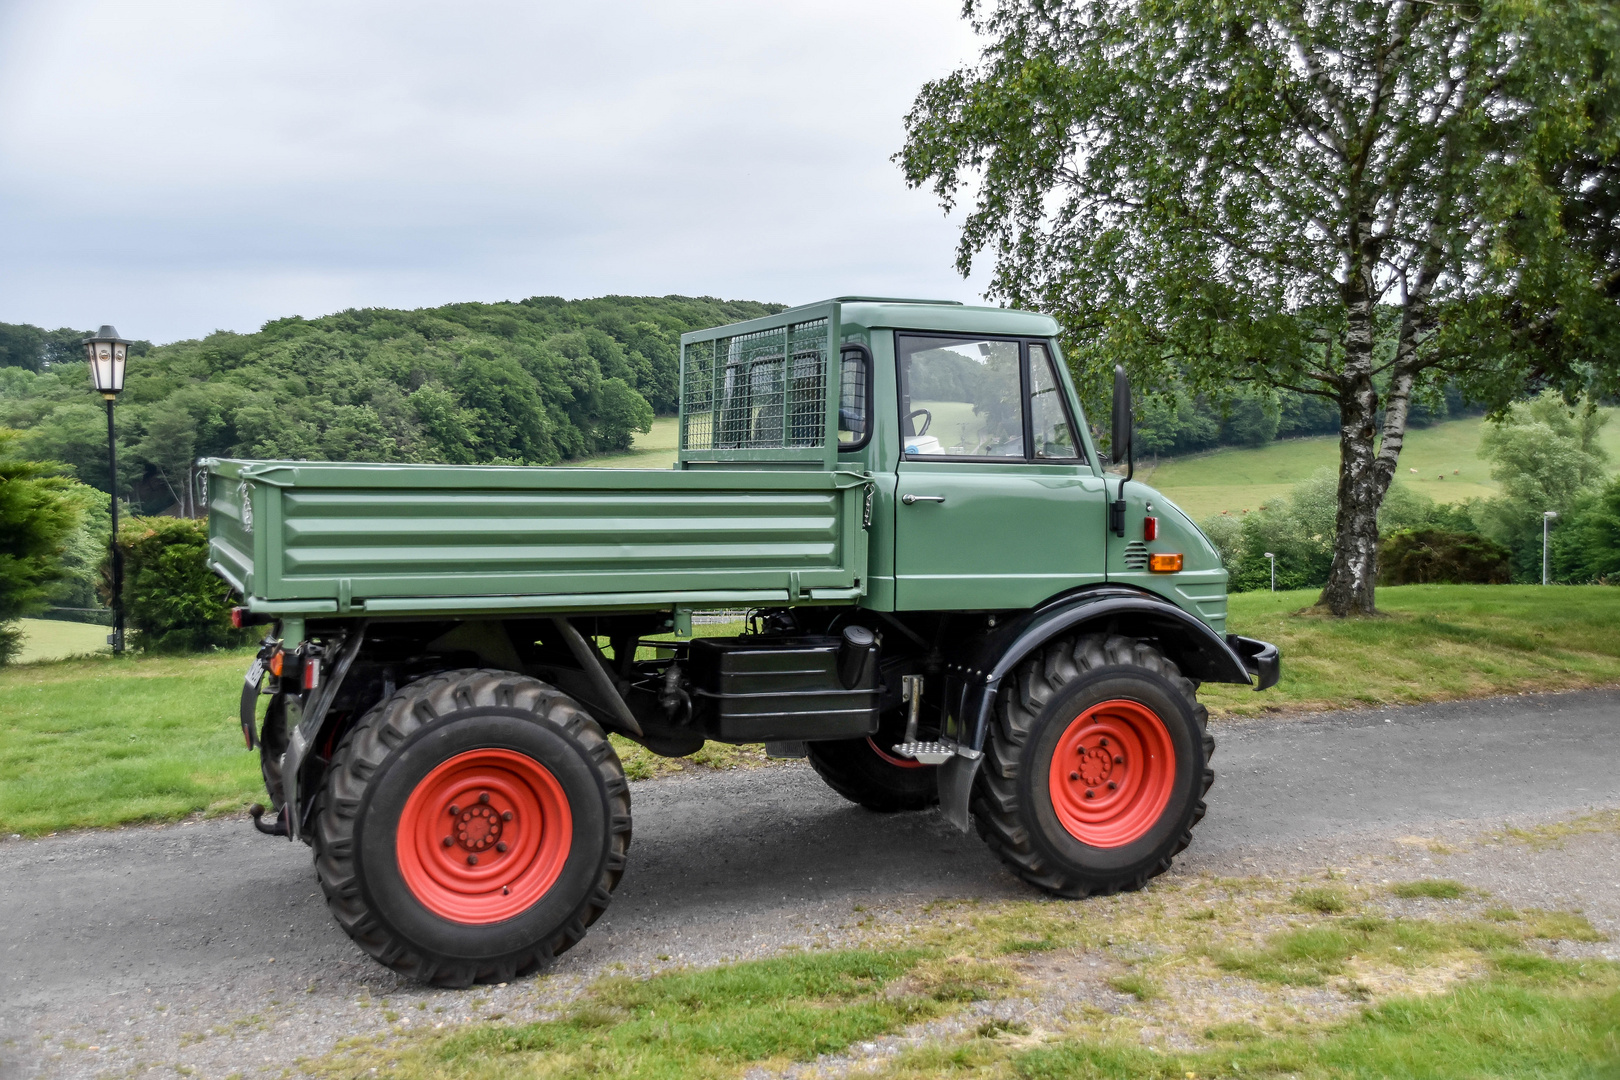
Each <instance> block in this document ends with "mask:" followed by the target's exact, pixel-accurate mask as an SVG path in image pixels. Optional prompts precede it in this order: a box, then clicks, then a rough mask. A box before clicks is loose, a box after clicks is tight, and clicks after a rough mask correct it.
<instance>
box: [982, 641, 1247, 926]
mask: <svg viewBox="0 0 1620 1080" xmlns="http://www.w3.org/2000/svg"><path fill="white" fill-rule="evenodd" d="M1206 719H1207V713H1206V711H1205V709H1204V707H1203V706H1202V705H1200V704H1198V701H1197V699H1196V698H1195V697H1194V694H1193V686H1192V683H1190V682H1189V681H1188V680H1187V679H1185V678H1183V677H1182V675H1181V672H1180V671H1179V670H1178V669H1177V668H1176V665H1175V664H1173V663H1172V662H1171V661H1169V660H1168V659H1166V658H1165V657H1164V656H1163V655H1162V654H1161V653H1159V651H1158V650H1156V649H1154V648H1152V647H1151V646H1149V645H1145V644H1143V643H1141V642H1138V641H1135V640H1133V639H1130V638H1125V637H1118V636H1108V637H1105V636H1103V635H1100V634H1093V635H1087V636H1084V637H1080V638H1069V639H1064V640H1061V641H1057V642H1054V643H1052V644H1050V645H1048V646H1047V647H1046V648H1045V649H1044V650H1043V651H1042V653H1040V654H1039V655H1037V656H1035V657H1033V658H1031V659H1030V660H1028V661H1026V662H1025V663H1024V665H1023V666H1022V667H1020V668H1019V670H1018V673H1017V681H1016V683H1015V685H1013V686H1011V687H1009V688H1007V689H1006V690H1005V691H1004V692H1003V694H1002V697H1001V701H1000V703H999V704H998V708H997V715H996V721H995V724H994V725H993V727H992V729H991V732H990V738H989V741H988V745H987V747H986V752H985V762H984V765H983V767H982V768H981V769H980V772H979V778H978V783H977V785H976V788H975V794H974V800H973V815H974V820H975V822H976V823H977V825H978V829H979V833H980V835H981V836H983V837H984V839H985V840H986V842H987V843H989V845H990V847H991V848H992V849H993V850H995V852H996V853H997V854H998V855H999V856H1000V857H1001V858H1002V860H1003V861H1005V862H1006V863H1007V864H1008V865H1009V866H1011V867H1012V868H1013V870H1015V871H1016V872H1017V873H1018V875H1019V876H1020V877H1022V878H1023V879H1024V880H1026V881H1028V882H1030V883H1031V884H1034V885H1036V886H1039V887H1040V888H1042V889H1045V890H1047V891H1048V892H1052V893H1056V894H1057V895H1059V896H1070V897H1078V896H1086V895H1090V894H1096V893H1111V892H1116V891H1119V890H1122V889H1138V888H1141V887H1142V886H1143V885H1144V884H1146V883H1147V881H1148V879H1149V878H1152V877H1155V876H1157V875H1158V874H1161V873H1163V872H1164V871H1166V870H1168V869H1169V868H1170V860H1171V859H1172V857H1174V856H1175V855H1176V854H1177V853H1178V852H1180V851H1181V850H1182V849H1183V848H1185V847H1186V846H1187V844H1188V843H1189V842H1191V840H1192V828H1193V826H1194V825H1196V824H1197V823H1198V821H1199V819H1201V818H1202V817H1203V816H1204V802H1203V796H1204V793H1205V792H1206V791H1208V790H1209V786H1210V784H1211V782H1212V781H1213V780H1214V776H1215V774H1214V773H1213V772H1212V771H1211V770H1210V769H1209V768H1208V760H1209V757H1210V755H1211V754H1212V753H1213V752H1214V748H1215V747H1214V739H1213V738H1211V737H1210V736H1209V734H1208V732H1207V731H1206Z"/></svg>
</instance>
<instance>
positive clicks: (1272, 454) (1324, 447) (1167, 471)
mask: <svg viewBox="0 0 1620 1080" xmlns="http://www.w3.org/2000/svg"><path fill="white" fill-rule="evenodd" d="M1604 411H1605V412H1607V413H1608V414H1609V415H1610V417H1611V419H1610V421H1609V426H1608V427H1606V428H1605V429H1604V430H1603V435H1602V442H1603V445H1604V447H1605V449H1607V450H1608V452H1609V460H1610V464H1611V467H1613V466H1616V465H1620V421H1617V420H1616V419H1614V417H1615V414H1616V413H1620V409H1606V410H1604ZM1484 425H1485V420H1484V419H1483V418H1481V417H1477V416H1476V417H1470V418H1468V419H1465V420H1448V421H1446V422H1445V423H1443V424H1435V425H1434V426H1433V427H1427V428H1413V429H1412V430H1411V431H1409V432H1407V435H1406V445H1405V446H1404V447H1403V448H1402V450H1401V464H1400V472H1399V477H1400V481H1401V483H1403V484H1405V485H1407V486H1408V487H1409V488H1411V489H1412V490H1414V491H1419V492H1422V493H1423V494H1425V495H1427V496H1428V497H1429V498H1431V499H1433V500H1434V501H1435V502H1440V503H1455V502H1463V501H1464V500H1467V499H1477V498H1489V497H1490V496H1492V495H1495V494H1496V482H1495V481H1494V480H1492V479H1491V466H1490V463H1489V462H1488V461H1485V460H1483V459H1481V458H1480V456H1479V436H1480V432H1481V431H1482V430H1483V428H1484ZM1338 465H1339V440H1338V438H1337V437H1335V436H1322V437H1319V438H1311V439H1286V440H1284V441H1282V442H1274V443H1271V444H1270V445H1268V446H1262V447H1260V448H1258V449H1254V450H1238V449H1228V450H1215V451H1211V452H1210V453H1207V454H1195V455H1192V456H1190V457H1180V458H1165V459H1163V460H1162V461H1160V462H1159V463H1158V465H1157V467H1155V466H1154V465H1153V464H1152V463H1151V462H1147V463H1144V462H1138V463H1137V470H1136V475H1137V476H1138V477H1139V478H1140V479H1141V480H1142V481H1143V482H1144V483H1146V484H1150V485H1152V486H1153V487H1156V488H1158V489H1159V490H1160V491H1162V492H1164V493H1165V494H1166V495H1168V496H1170V498H1172V499H1174V500H1175V502H1176V505H1178V506H1180V507H1181V508H1182V509H1183V510H1185V511H1186V512H1187V513H1188V514H1190V515H1191V516H1192V517H1193V518H1194V519H1195V520H1198V521H1202V520H1203V519H1205V518H1207V517H1209V516H1211V515H1213V514H1218V513H1220V512H1221V511H1223V510H1229V511H1231V512H1232V513H1234V514H1236V513H1241V512H1242V511H1244V510H1258V509H1259V508H1260V507H1262V506H1264V505H1265V504H1266V500H1268V499H1274V498H1277V497H1278V496H1281V495H1287V494H1288V492H1289V489H1291V488H1292V487H1293V486H1294V485H1295V484H1297V483H1299V482H1300V481H1301V480H1305V479H1308V478H1309V477H1310V476H1311V474H1313V473H1315V472H1316V471H1317V470H1318V469H1337V468H1338Z"/></svg>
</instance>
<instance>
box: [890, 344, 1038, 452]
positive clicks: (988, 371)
mask: <svg viewBox="0 0 1620 1080" xmlns="http://www.w3.org/2000/svg"><path fill="white" fill-rule="evenodd" d="M897 351H898V352H899V358H900V401H901V405H900V442H901V445H902V446H903V447H904V448H905V453H906V456H907V457H913V458H916V457H924V458H928V457H947V458H979V459H1005V458H1022V457H1024V416H1023V412H1024V410H1023V407H1022V405H1021V402H1020V398H1021V397H1022V396H1023V387H1022V381H1023V380H1022V379H1021V378H1020V375H1019V366H1020V365H1019V355H1018V342H1016V341H999V340H996V339H994V338H982V339H978V340H975V339H972V338H947V337H922V336H913V335H910V334H906V335H901V336H900V337H899V339H898V341H897Z"/></svg>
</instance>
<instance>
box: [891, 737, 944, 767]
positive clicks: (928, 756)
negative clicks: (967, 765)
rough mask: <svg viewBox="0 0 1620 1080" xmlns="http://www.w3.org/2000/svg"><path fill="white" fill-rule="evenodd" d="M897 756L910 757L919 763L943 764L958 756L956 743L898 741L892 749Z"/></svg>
mask: <svg viewBox="0 0 1620 1080" xmlns="http://www.w3.org/2000/svg"><path fill="white" fill-rule="evenodd" d="M890 752H891V753H893V754H895V755H896V756H897V757H905V758H910V759H911V760H913V761H915V762H917V763H918V764H919V765H943V764H945V763H946V762H947V761H949V760H951V758H953V757H955V756H956V744H955V743H945V742H904V743H896V744H895V745H894V747H893V749H892V750H891V751H890Z"/></svg>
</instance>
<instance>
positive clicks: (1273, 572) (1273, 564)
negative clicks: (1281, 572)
mask: <svg viewBox="0 0 1620 1080" xmlns="http://www.w3.org/2000/svg"><path fill="white" fill-rule="evenodd" d="M1266 558H1268V559H1270V560H1271V591H1272V592H1276V591H1277V556H1275V555H1273V554H1272V553H1271V552H1269V551H1268V552H1266Z"/></svg>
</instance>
